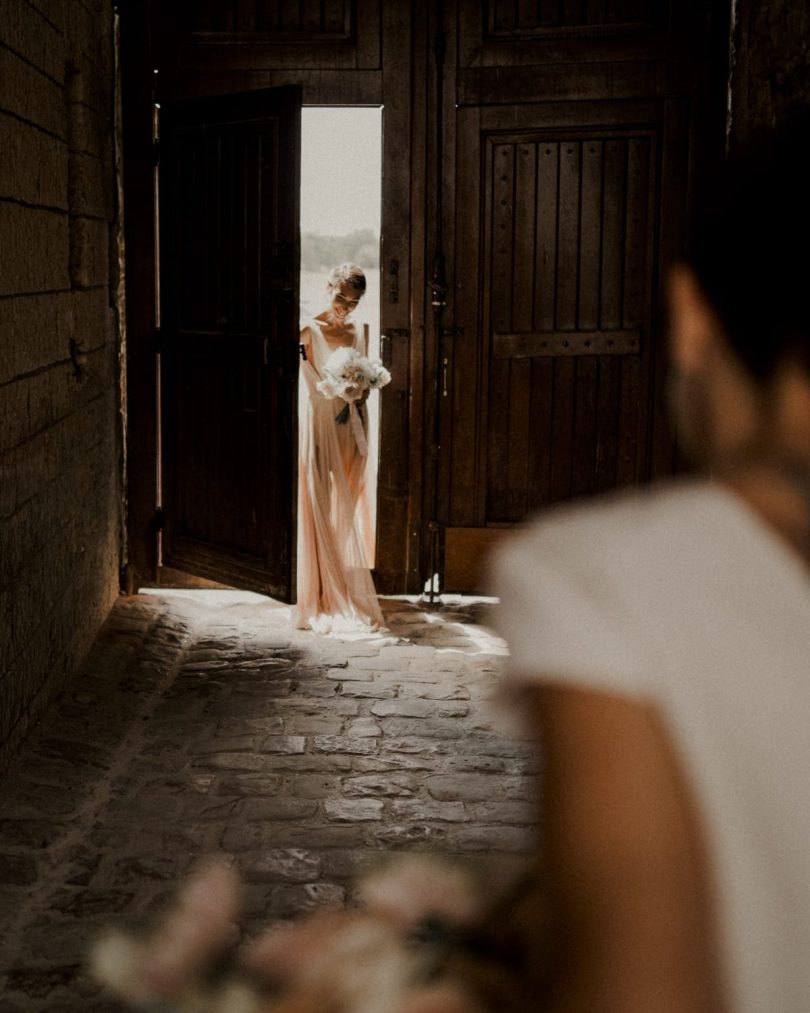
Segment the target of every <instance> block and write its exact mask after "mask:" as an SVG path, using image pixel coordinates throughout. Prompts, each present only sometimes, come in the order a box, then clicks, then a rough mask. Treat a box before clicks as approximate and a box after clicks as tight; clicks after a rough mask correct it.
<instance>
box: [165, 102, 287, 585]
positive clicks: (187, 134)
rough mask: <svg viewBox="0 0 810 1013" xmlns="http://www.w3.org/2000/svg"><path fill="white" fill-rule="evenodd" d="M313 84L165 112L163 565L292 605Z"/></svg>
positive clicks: (167, 107) (179, 104) (181, 104)
mask: <svg viewBox="0 0 810 1013" xmlns="http://www.w3.org/2000/svg"><path fill="white" fill-rule="evenodd" d="M300 110H301V95H300V88H298V87H294V86H290V87H282V88H274V89H269V90H261V91H254V92H249V93H244V94H232V95H224V96H216V97H211V98H200V99H189V100H183V101H177V102H173V103H171V104H168V105H164V107H163V108H162V109H161V125H160V271H159V277H160V298H159V305H160V340H159V347H160V369H161V397H160V404H161V420H160V439H161V455H160V456H161V479H162V489H161V507H162V511H161V517H162V538H163V543H162V553H163V558H162V561H163V564H164V566H167V567H172V568H175V569H178V570H182V571H185V572H186V573H189V574H193V575H195V576H201V577H206V578H208V579H211V580H216V581H220V582H222V583H226V584H232V585H235V586H238V587H242V588H249V589H252V590H256V591H261V592H262V593H265V594H269V595H271V596H272V597H274V598H280V599H282V600H284V601H289V600H290V599H291V589H292V586H293V582H294V546H295V460H296V446H297V433H296V426H295V405H296V398H295V390H296V378H297V351H298V337H297V335H298V268H299V226H298V221H299V189H300V150H301V145H300V122H301V117H300Z"/></svg>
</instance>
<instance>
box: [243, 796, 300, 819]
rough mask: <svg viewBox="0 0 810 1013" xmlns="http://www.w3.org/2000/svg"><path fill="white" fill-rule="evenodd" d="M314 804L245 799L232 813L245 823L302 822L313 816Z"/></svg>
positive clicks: (286, 800) (281, 799)
mask: <svg viewBox="0 0 810 1013" xmlns="http://www.w3.org/2000/svg"><path fill="white" fill-rule="evenodd" d="M315 811H316V803H315V802H314V801H311V800H310V799H301V798H247V799H245V800H244V801H243V802H242V803H241V804H239V805H238V806H237V807H236V808H235V809H234V812H235V813H236V814H238V816H239V818H240V819H242V820H245V821H246V822H247V823H262V822H272V821H274V820H304V819H307V818H308V817H310V816H314V815H315Z"/></svg>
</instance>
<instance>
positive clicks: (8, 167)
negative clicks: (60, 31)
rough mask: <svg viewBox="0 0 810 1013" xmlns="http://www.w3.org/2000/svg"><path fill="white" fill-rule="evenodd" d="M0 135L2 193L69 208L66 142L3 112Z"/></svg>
mask: <svg viewBox="0 0 810 1013" xmlns="http://www.w3.org/2000/svg"><path fill="white" fill-rule="evenodd" d="M7 6H8V5H7ZM0 9H2V8H0ZM0 137H2V138H3V143H2V144H0V197H8V198H10V199H11V200H18V201H22V202H24V203H26V204H39V205H43V206H46V207H51V208H59V209H61V210H64V211H66V210H67V207H68V169H67V165H68V155H67V145H66V144H65V142H64V141H60V140H59V139H58V138H56V137H52V136H51V135H50V134H46V133H43V132H42V131H41V130H37V128H36V127H33V126H31V125H30V124H28V123H23V122H21V121H20V120H16V119H14V118H13V117H11V116H7V115H5V114H4V113H1V112H0Z"/></svg>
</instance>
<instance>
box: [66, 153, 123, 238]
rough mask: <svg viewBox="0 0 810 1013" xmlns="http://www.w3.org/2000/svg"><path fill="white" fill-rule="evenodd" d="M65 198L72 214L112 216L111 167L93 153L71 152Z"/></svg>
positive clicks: (108, 218)
mask: <svg viewBox="0 0 810 1013" xmlns="http://www.w3.org/2000/svg"><path fill="white" fill-rule="evenodd" d="M69 162H70V172H69V174H68V199H69V201H70V213H71V214H72V215H88V216H92V217H94V218H104V219H106V220H107V221H109V220H111V219H112V216H113V186H112V184H113V176H112V168H111V166H110V165H108V164H107V163H106V161H102V160H101V159H99V158H98V157H97V156H96V155H93V154H85V153H84V152H74V151H71V153H70V159H69Z"/></svg>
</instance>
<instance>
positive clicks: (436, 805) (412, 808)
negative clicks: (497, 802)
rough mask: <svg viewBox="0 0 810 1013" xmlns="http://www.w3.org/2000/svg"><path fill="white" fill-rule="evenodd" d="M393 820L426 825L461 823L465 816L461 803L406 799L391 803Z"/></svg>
mask: <svg viewBox="0 0 810 1013" xmlns="http://www.w3.org/2000/svg"><path fill="white" fill-rule="evenodd" d="M391 816H392V818H393V819H394V820H404V821H413V822H421V821H426V822H428V823H431V822H433V821H434V820H436V821H438V822H441V823H462V822H463V821H464V820H465V819H466V818H467V814H466V811H465V809H464V805H463V803H461V802H427V801H425V800H423V799H408V800H406V801H398V802H392V803H391Z"/></svg>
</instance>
